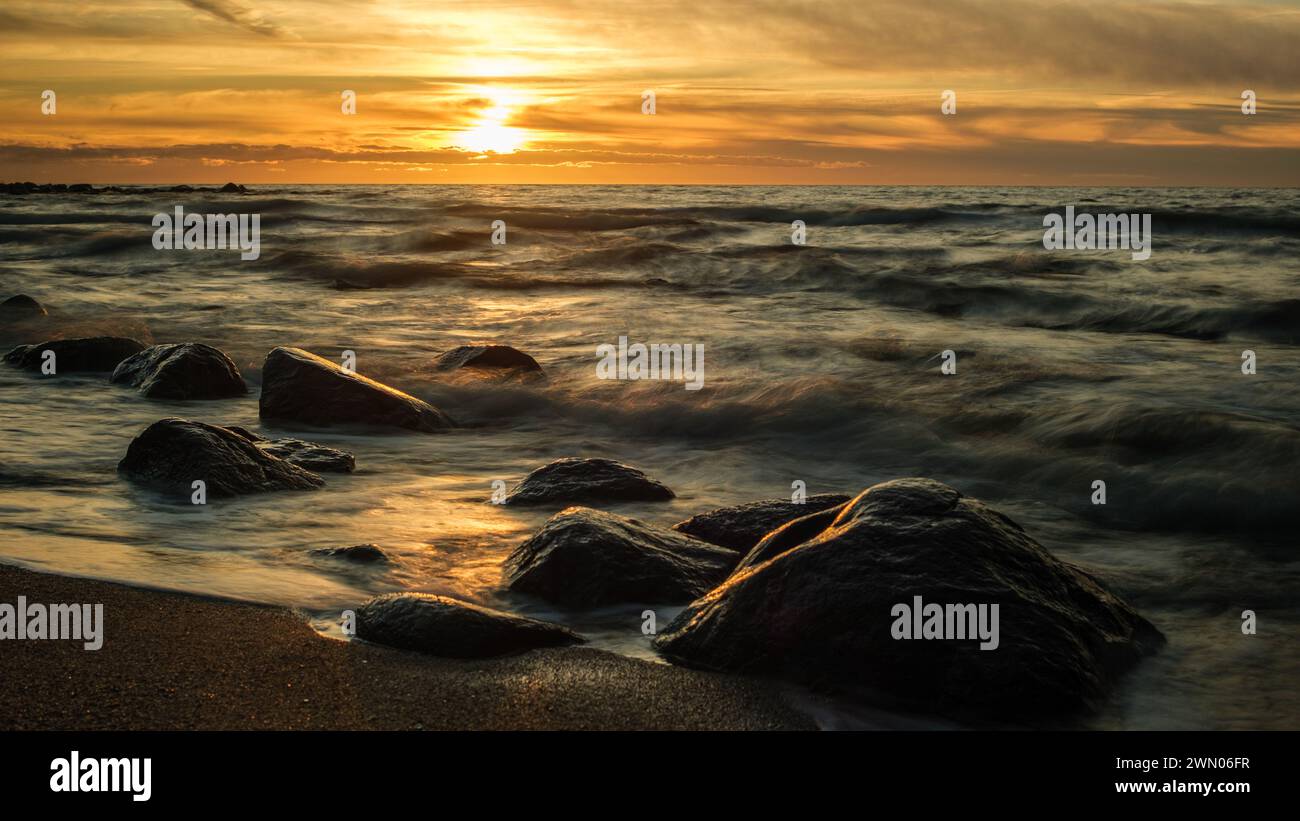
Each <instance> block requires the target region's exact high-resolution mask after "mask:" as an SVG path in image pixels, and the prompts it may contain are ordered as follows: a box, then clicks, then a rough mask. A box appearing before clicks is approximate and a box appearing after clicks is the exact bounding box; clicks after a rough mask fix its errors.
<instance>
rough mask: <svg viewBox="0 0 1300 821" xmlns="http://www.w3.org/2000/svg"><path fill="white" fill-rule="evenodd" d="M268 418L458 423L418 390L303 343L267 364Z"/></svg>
mask: <svg viewBox="0 0 1300 821" xmlns="http://www.w3.org/2000/svg"><path fill="white" fill-rule="evenodd" d="M258 411H259V413H260V415H261V417H262V418H263V419H266V420H272V421H285V422H302V423H305V424H308V425H317V426H321V427H328V426H330V425H370V426H378V427H391V428H402V429H405V430H413V431H420V432H424V433H432V432H434V431H440V430H446V429H447V428H450V427H452V421H451V420H450V419H449V418H448V417H447V415H446V414H444V413H443V412H442V411H440V410H438V409H437V408H435V407H433V406H432V405H430V404H428V403H427V402H424V401H422V400H420V399H416V398H415V397H414V396H410V395H408V394H405V393H402V392H401V391H399V390H397V389H395V388H390V387H388V386H387V385H385V384H383V383H380V382H376V381H375V380H373V379H368V378H366V377H364V376H361V375H360V374H356V373H351V372H349V371H345V370H344V369H343V368H341V367H340V366H338V365H335V364H334V363H333V362H330V361H329V360H328V359H323V358H321V357H319V356H316V355H315V354H313V353H308V352H307V351H304V350H301V349H299V348H276V349H275V350H273V351H271V352H270V353H269V354H267V355H266V363H265V364H264V365H263V366H262V396H261V399H259V400H258Z"/></svg>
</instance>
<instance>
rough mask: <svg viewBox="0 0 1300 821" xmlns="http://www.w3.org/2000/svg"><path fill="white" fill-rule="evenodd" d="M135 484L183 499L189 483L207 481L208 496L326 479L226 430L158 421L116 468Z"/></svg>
mask: <svg viewBox="0 0 1300 821" xmlns="http://www.w3.org/2000/svg"><path fill="white" fill-rule="evenodd" d="M117 470H118V472H119V473H121V474H122V475H123V476H125V477H127V478H128V479H131V480H133V481H137V482H141V483H143V484H147V485H151V486H154V487H157V488H159V489H161V490H165V491H168V492H175V493H177V494H179V495H183V496H185V497H186V498H189V496H190V495H191V494H192V493H193V492H194V491H193V488H192V484H191V483H192V482H194V481H195V480H198V479H201V480H203V481H204V482H206V483H207V495H208V496H209V497H216V498H219V497H224V496H236V495H239V494H243V493H260V492H263V491H270V490H311V489H313V488H318V487H321V486H322V485H324V484H325V480H323V479H321V478H320V477H319V476H317V475H316V474H314V473H311V472H310V471H306V470H303V469H302V468H300V467H298V466H297V465H293V464H290V463H289V462H286V461H285V460H283V459H278V458H276V457H274V456H272V455H270V454H268V453H265V452H263V451H262V450H261V449H259V448H258V447H256V446H255V445H254V444H253V443H252V442H249V441H248V440H247V439H245V438H244V437H242V436H240V435H239V434H237V433H235V432H234V431H232V430H230V429H229V428H223V427H218V426H217V425H208V424H205V423H203V422H191V421H189V420H186V419H176V418H169V419H161V420H159V421H157V422H154V423H153V424H152V425H150V426H149V427H147V428H145V430H144V432H143V433H141V434H140V435H139V436H137V437H136V438H135V439H134V440H132V441H131V445H130V447H128V448H127V451H126V456H125V457H124V458H123V459H122V461H121V462H119V463H118V465H117Z"/></svg>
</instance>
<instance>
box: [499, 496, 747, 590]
mask: <svg viewBox="0 0 1300 821" xmlns="http://www.w3.org/2000/svg"><path fill="white" fill-rule="evenodd" d="M738 558H740V556H739V554H738V553H736V552H735V551H731V550H727V549H725V548H721V547H718V546H717V545H711V544H708V543H707V542H702V541H700V540H698V539H692V538H691V537H689V536H683V535H682V534H680V533H677V532H675V531H672V530H669V529H667V528H660V527H651V526H649V525H645V524H643V523H641V522H639V521H637V520H636V519H628V518H625V517H623V516H615V515H614V514H612V513H605V512H603V511H599V510H592V509H591V508H585V507H571V508H568V509H567V510H563V511H561V512H560V513H557V514H556V515H554V516H552V517H551V518H550V520H548V521H547V522H546V524H544V525H542V527H541V529H540V530H538V531H537V533H536V534H534V535H533V537H532V538H531V539H529V540H528V541H526V542H524V543H523V544H521V545H520V546H519V547H517V548H515V550H514V552H513V553H511V554H510V556H509V557H508V558H507V559H506V562H505V567H504V570H505V575H506V580H507V583H508V585H509V587H510V589H511V590H516V591H519V592H521V593H531V594H533V595H535V596H539V597H541V598H543V599H546V600H547V601H551V602H555V603H557V604H562V605H566V606H569V607H598V606H600V605H605V604H614V603H621V602H664V603H671V602H685V601H689V600H690V599H693V598H695V597H696V596H699V595H701V594H703V593H704V592H705V591H707V590H709V589H710V588H711V587H713V586H714V585H715V584H717V583H718V582H720V581H721V580H722V579H723V578H724V577H725V576H726V575H727V573H728V572H729V571H730V570H731V568H732V567H733V566H735V564H736V560H737V559H738Z"/></svg>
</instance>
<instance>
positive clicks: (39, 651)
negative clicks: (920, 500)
mask: <svg viewBox="0 0 1300 821" xmlns="http://www.w3.org/2000/svg"><path fill="white" fill-rule="evenodd" d="M20 595H22V596H26V598H27V600H28V601H29V602H43V603H68V604H73V603H77V604H84V603H102V604H103V605H104V624H103V634H104V635H103V641H104V643H103V647H102V648H101V649H99V650H93V651H92V650H85V649H83V648H82V643H81V642H78V641H70V640H3V641H0V667H2V668H3V669H4V671H5V675H4V676H3V677H2V678H0V699H3V700H4V702H5V704H6V707H7V709H6V710H5V711H4V716H3V717H2V718H0V729H3V730H421V729H423V730H525V729H527V730H594V729H602V730H677V729H681V730H687V729H690V730H701V729H710V730H752V729H769V730H811V729H816V724H815V723H814V721H813V719H812V718H810V717H809V716H808V715H806V714H805V713H803V712H801V711H799V710H797V709H796V708H795V707H794V706H792V705H791V704H790V703H789V698H788V696H786V695H784V694H783V691H782V690H781V688H780V687H779V686H778V685H775V684H769V683H767V682H763V681H756V680H753V679H747V678H741V677H738V676H730V675H724V674H718V673H708V672H703V671H698V670H691V669H688V668H684V667H677V666H673V665H665V664H654V663H651V662H648V661H642V660H639V659H633V658H628V657H625V656H619V655H615V654H613V653H609V652H607V651H604V650H595V649H591V648H583V647H565V648H556V649H545V650H534V651H530V652H528V653H524V654H522V655H515V656H504V657H500V658H494V659H480V660H472V661H464V660H458V659H446V658H438V657H435V656H429V655H425V654H421V653H416V652H408V651H403V650H396V649H392V648H388V647H382V646H378V645H373V644H366V643H363V642H357V641H351V642H344V641H339V640H336V639H331V638H327V637H324V636H321V635H320V634H318V633H317V632H316V631H315V630H313V629H312V628H311V626H310V625H309V624H308V623H307V621H306V619H305V618H304V617H302V616H300V615H299V614H297V613H295V612H294V611H291V610H289V609H286V608H283V607H276V606H272V605H262V604H251V603H245V602H237V601H231V600H223V599H215V598H208V597H203V596H199V595H195V594H188V593H173V592H164V591H159V590H153V589H147V588H137V587H130V586H127V585H122V584H118V583H115V582H104V581H98V580H93V579H86V578H81V577H72V576H58V575H52V574H47V573H41V572H37V571H32V570H27V569H24V568H20V567H16V566H13V565H5V564H0V601H13V600H15V599H16V598H17V597H18V596H20Z"/></svg>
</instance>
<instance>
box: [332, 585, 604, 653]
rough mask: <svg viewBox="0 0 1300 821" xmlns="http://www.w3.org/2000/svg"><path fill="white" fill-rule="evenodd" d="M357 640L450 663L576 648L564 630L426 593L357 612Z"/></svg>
mask: <svg viewBox="0 0 1300 821" xmlns="http://www.w3.org/2000/svg"><path fill="white" fill-rule="evenodd" d="M357 636H358V637H360V638H362V639H365V640H366V641H372V642H375V643H376V644H386V645H388V646H390V647H399V648H401V649H403V650H419V651H420V652H423V653H430V654H432V655H435V656H446V657H450V658H486V657H489V656H501V655H505V654H507V653H522V652H524V651H526V650H532V649H534V648H537V647H560V646H563V645H567V644H579V643H581V642H582V638H581V637H580V636H578V635H577V634H576V633H574V632H573V631H571V630H569V629H568V628H567V627H563V626H561V625H558V624H552V623H550V622H545V621H539V620H537V619H529V618H525V617H523V616H516V615H513V614H511V613H506V612H503V611H501V610H494V609H492V608H490V607H482V606H480V605H477V604H470V603H469V602H463V601H458V600H456V599H452V598H448V597H447V596H435V595H432V594H429V593H387V594H385V595H382V596H378V597H376V598H373V599H371V600H370V601H368V602H366V603H365V604H363V605H362V606H361V607H360V608H359V609H358V610H357Z"/></svg>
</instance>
